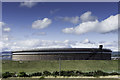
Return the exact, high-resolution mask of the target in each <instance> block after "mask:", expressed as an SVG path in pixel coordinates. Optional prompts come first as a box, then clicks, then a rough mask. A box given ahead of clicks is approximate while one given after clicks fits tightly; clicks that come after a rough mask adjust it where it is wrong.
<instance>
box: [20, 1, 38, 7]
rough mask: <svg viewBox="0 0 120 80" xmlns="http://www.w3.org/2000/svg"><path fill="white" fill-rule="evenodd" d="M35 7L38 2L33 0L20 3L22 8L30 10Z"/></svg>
mask: <svg viewBox="0 0 120 80" xmlns="http://www.w3.org/2000/svg"><path fill="white" fill-rule="evenodd" d="M35 5H37V2H33V1H32V0H30V1H25V2H21V3H20V6H21V7H28V8H31V7H33V6H35Z"/></svg>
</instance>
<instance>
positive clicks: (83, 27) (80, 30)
mask: <svg viewBox="0 0 120 80" xmlns="http://www.w3.org/2000/svg"><path fill="white" fill-rule="evenodd" d="M97 24H98V21H97V20H96V21H93V22H91V21H89V22H84V23H81V24H79V25H78V26H76V27H72V28H65V29H63V30H62V31H63V32H64V33H71V34H84V33H87V32H90V31H93V30H94V29H95V28H96V26H97Z"/></svg>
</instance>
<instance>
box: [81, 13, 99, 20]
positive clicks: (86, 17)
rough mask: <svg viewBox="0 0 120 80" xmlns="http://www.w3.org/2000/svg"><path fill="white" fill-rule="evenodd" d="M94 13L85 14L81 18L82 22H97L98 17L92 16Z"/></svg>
mask: <svg viewBox="0 0 120 80" xmlns="http://www.w3.org/2000/svg"><path fill="white" fill-rule="evenodd" d="M91 14H92V12H90V11H87V12H85V13H84V14H82V15H81V16H80V19H81V21H82V22H87V21H95V20H96V19H97V17H95V16H92V15H91Z"/></svg>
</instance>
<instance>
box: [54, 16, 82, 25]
mask: <svg viewBox="0 0 120 80" xmlns="http://www.w3.org/2000/svg"><path fill="white" fill-rule="evenodd" d="M56 19H60V20H62V21H66V22H70V23H73V24H77V23H79V22H80V18H79V16H75V17H56Z"/></svg>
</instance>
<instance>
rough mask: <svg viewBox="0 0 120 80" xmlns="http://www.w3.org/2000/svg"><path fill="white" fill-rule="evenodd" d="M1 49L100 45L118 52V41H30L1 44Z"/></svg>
mask: <svg viewBox="0 0 120 80" xmlns="http://www.w3.org/2000/svg"><path fill="white" fill-rule="evenodd" d="M0 44H1V45H0V47H1V48H3V49H4V50H5V49H6V50H10V51H16V50H30V49H40V48H98V47H99V45H101V44H102V45H104V48H108V49H111V50H113V51H117V50H118V49H117V48H118V43H117V41H112V42H105V41H104V42H102V43H101V42H93V41H90V40H89V39H85V40H83V41H70V40H64V41H57V40H40V39H29V40H22V41H16V42H7V43H4V42H1V43H0Z"/></svg>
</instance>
